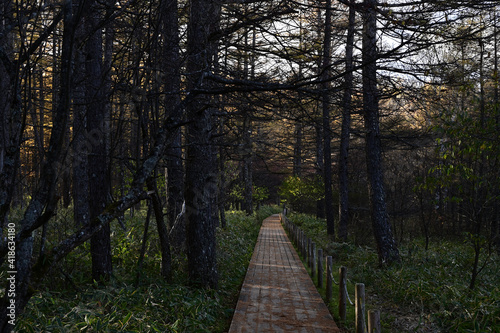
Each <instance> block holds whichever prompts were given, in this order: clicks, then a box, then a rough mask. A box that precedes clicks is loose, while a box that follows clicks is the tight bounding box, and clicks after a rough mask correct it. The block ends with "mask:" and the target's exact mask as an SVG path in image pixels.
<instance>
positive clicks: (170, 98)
mask: <svg viewBox="0 0 500 333" xmlns="http://www.w3.org/2000/svg"><path fill="white" fill-rule="evenodd" d="M177 7H178V4H177V0H162V1H161V4H160V11H161V24H162V28H163V35H164V40H163V64H164V65H163V73H164V80H163V81H164V88H165V111H166V114H167V116H169V117H171V118H172V119H174V120H175V121H177V122H179V121H180V120H181V119H182V108H181V107H180V81H181V77H180V66H181V63H180V57H179V23H178V20H179V19H178V13H177V11H178V9H177ZM166 163H167V168H166V177H165V178H166V191H167V217H168V222H169V224H170V227H171V228H172V227H173V223H174V222H175V221H176V218H177V216H178V215H179V213H180V212H181V210H182V203H183V201H184V167H183V165H182V140H181V131H180V129H178V130H176V133H175V136H174V141H173V142H172V146H171V147H169V148H168V149H167V151H166ZM179 223H180V225H177V226H176V233H175V235H173V237H172V242H173V244H172V245H173V247H174V248H177V249H180V248H181V247H182V244H183V243H184V242H185V229H186V227H185V222H184V219H182V220H181V221H180V222H179Z"/></svg>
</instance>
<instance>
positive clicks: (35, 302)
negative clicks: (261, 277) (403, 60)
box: [16, 207, 276, 332]
mask: <svg viewBox="0 0 500 333" xmlns="http://www.w3.org/2000/svg"><path fill="white" fill-rule="evenodd" d="M275 212H276V208H270V207H264V208H263V209H261V210H260V211H258V212H257V213H256V214H254V215H253V216H246V215H245V214H244V213H242V212H227V228H226V229H225V230H222V229H218V230H217V246H218V251H217V262H218V271H219V288H218V289H217V290H205V289H197V288H194V287H190V286H188V285H186V274H185V266H186V258H185V257H184V256H182V255H175V256H174V257H173V267H174V273H173V275H174V282H172V283H167V282H165V281H164V280H163V279H162V278H161V276H160V273H159V272H160V260H161V258H160V257H159V249H158V247H159V245H158V239H157V235H156V233H155V232H154V231H155V229H154V228H151V227H150V235H149V240H148V246H147V251H146V256H145V259H144V263H143V265H142V268H141V270H140V271H138V269H137V268H136V267H137V260H138V257H139V249H140V247H141V239H142V233H143V231H144V219H145V212H142V211H140V212H138V213H136V214H135V216H134V217H133V218H130V217H129V218H127V221H126V226H127V228H126V230H123V229H121V228H119V227H118V226H117V225H116V224H114V225H113V236H112V240H113V260H114V276H113V278H112V279H111V281H109V283H107V284H106V285H105V286H101V285H98V284H96V283H92V282H91V281H90V266H91V262H90V256H89V248H88V245H84V246H82V247H80V248H78V249H76V250H75V251H74V252H73V253H71V254H70V255H69V256H68V257H67V258H66V260H65V261H64V263H63V264H61V265H60V267H59V268H58V269H57V270H56V272H54V274H52V275H53V276H54V277H49V278H48V279H47V280H46V283H45V285H44V286H43V288H41V290H39V291H38V292H37V293H36V294H35V295H34V296H33V297H32V299H31V301H30V303H29V304H28V306H27V308H26V311H25V313H24V314H23V315H22V316H21V317H20V318H19V320H18V322H17V325H16V330H17V331H19V332H224V331H227V329H228V327H229V324H230V321H231V318H232V314H233V311H234V308H235V305H236V302H237V297H238V293H239V289H240V287H241V284H242V282H243V279H244V276H245V272H246V268H247V266H248V263H249V261H250V258H251V255H252V252H253V249H254V246H255V241H256V239H257V236H258V232H259V229H260V222H262V219H263V218H264V217H267V216H269V215H270V214H272V213H275ZM152 229H154V231H152ZM59 273H60V274H59ZM138 274H139V275H138ZM138 276H139V277H140V279H139V280H138V279H137V278H138ZM137 282H139V283H137Z"/></svg>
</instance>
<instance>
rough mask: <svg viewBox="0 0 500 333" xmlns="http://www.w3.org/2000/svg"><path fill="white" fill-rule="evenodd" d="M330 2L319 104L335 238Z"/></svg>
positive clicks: (330, 223) (327, 197) (328, 221)
mask: <svg viewBox="0 0 500 333" xmlns="http://www.w3.org/2000/svg"><path fill="white" fill-rule="evenodd" d="M331 6H332V2H331V0H327V1H326V16H325V34H324V42H323V64H322V67H321V79H322V84H321V105H322V111H323V160H324V163H325V164H324V170H323V171H324V176H323V177H324V178H323V179H324V182H325V216H326V229H327V233H328V235H330V237H332V238H335V214H334V211H333V189H332V150H331V138H332V134H331V128H330V91H329V87H330V85H329V83H328V81H327V80H328V78H329V73H330V63H331V59H330V58H331V40H332V32H331V31H332V23H331V22H332V9H331Z"/></svg>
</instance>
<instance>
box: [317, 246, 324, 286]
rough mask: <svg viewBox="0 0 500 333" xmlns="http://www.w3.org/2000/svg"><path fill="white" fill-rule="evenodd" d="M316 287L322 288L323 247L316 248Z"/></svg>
mask: <svg viewBox="0 0 500 333" xmlns="http://www.w3.org/2000/svg"><path fill="white" fill-rule="evenodd" d="M318 288H320V289H321V288H323V249H318Z"/></svg>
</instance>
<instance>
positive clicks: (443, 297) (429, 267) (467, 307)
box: [290, 214, 500, 333]
mask: <svg viewBox="0 0 500 333" xmlns="http://www.w3.org/2000/svg"><path fill="white" fill-rule="evenodd" d="M290 220H291V221H293V222H294V223H295V224H296V225H298V226H300V228H301V229H302V230H303V231H304V232H305V233H306V234H307V235H308V237H310V238H312V239H313V241H314V242H316V245H317V248H322V249H323V250H324V251H325V253H326V254H325V255H331V256H332V257H333V262H334V271H333V275H334V277H335V279H337V277H338V267H340V266H345V267H347V272H348V273H347V274H348V291H349V295H350V297H351V299H352V301H353V302H354V286H355V283H364V284H365V288H366V295H367V300H366V307H367V310H369V309H379V310H380V311H381V318H382V329H383V331H384V332H394V333H396V332H500V274H499V272H500V261H499V257H498V255H496V254H493V255H492V257H491V258H489V259H487V258H486V256H484V257H482V258H481V261H484V260H489V262H488V264H487V265H486V268H485V269H484V270H483V271H482V272H481V275H480V276H479V280H478V283H477V286H476V288H475V289H474V290H469V289H468V285H469V279H470V272H471V267H472V263H473V256H474V253H473V251H472V249H471V248H470V246H469V245H467V244H464V243H462V242H456V241H439V242H435V243H431V244H430V247H429V250H428V251H425V250H424V249H425V244H424V241H423V240H414V241H413V242H411V243H409V244H405V245H404V246H400V252H401V258H402V261H401V263H400V264H395V265H393V266H391V267H389V268H384V269H382V268H380V267H379V266H378V259H377V253H376V251H375V249H373V248H370V247H361V246H354V245H352V244H348V243H336V242H332V241H331V240H330V239H329V238H328V236H327V235H326V223H325V222H324V220H318V219H316V218H314V217H311V216H308V215H304V214H294V215H292V216H291V217H290ZM335 267H336V268H335ZM325 281H326V280H325ZM333 289H334V290H333V302H331V303H330V304H328V306H329V308H330V310H331V312H332V314H333V315H334V317H335V319H336V320H337V321H338V287H337V286H336V285H334V288H333ZM319 291H320V293H321V294H322V296H323V297H325V289H324V288H323V289H320V290H319ZM342 324H343V325H344V326H345V329H346V331H347V332H352V331H353V330H354V307H353V306H351V305H349V304H348V313H347V321H346V323H342Z"/></svg>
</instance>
